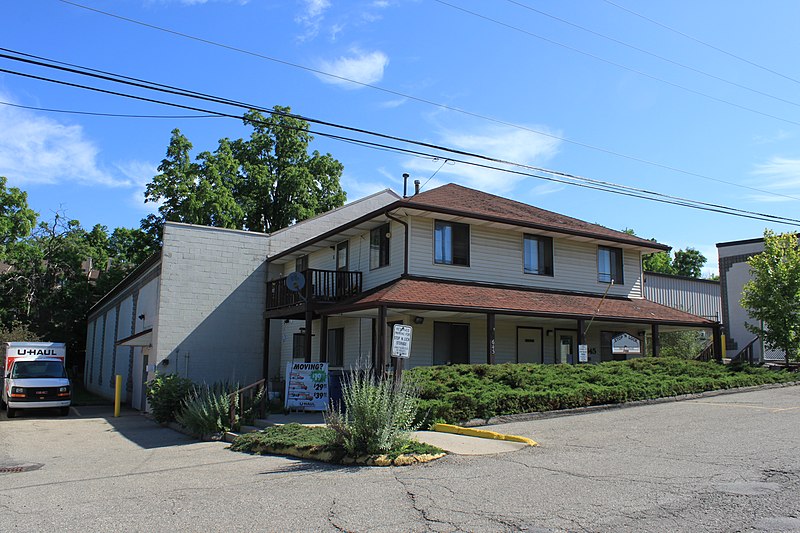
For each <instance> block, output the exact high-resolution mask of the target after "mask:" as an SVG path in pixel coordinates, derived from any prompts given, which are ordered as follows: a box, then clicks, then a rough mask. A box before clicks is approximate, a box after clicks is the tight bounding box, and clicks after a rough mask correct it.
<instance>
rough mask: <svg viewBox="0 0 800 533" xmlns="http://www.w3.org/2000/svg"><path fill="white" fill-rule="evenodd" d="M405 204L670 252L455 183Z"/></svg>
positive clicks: (428, 192)
mask: <svg viewBox="0 0 800 533" xmlns="http://www.w3.org/2000/svg"><path fill="white" fill-rule="evenodd" d="M402 202H405V203H408V204H410V206H413V207H416V208H419V209H424V208H426V207H428V208H431V210H434V211H441V212H451V213H455V212H458V213H460V214H461V215H463V216H468V217H473V218H486V219H492V220H500V221H505V222H508V223H511V224H523V225H527V226H532V227H538V228H541V229H547V230H552V231H558V232H564V233H571V234H576V235H584V236H587V237H596V238H601V239H603V238H604V239H610V240H612V241H617V242H625V243H629V244H633V245H637V246H646V247H648V248H656V249H664V250H668V249H669V247H668V246H666V245H663V244H660V243H657V242H653V241H649V240H647V239H642V238H640V237H636V236H634V235H629V234H627V233H624V232H622V231H617V230H613V229H609V228H606V227H604V226H600V225H597V224H590V223H589V222H584V221H583V220H579V219H577V218H572V217H568V216H565V215H561V214H558V213H554V212H553V211H547V210H545V209H539V208H538V207H534V206H532V205H528V204H524V203H522V202H517V201H516V200H511V199H509V198H503V197H502V196H496V195H494V194H489V193H486V192H483V191H478V190H475V189H470V188H469V187H464V186H462V185H457V184H455V183H448V184H447V185H442V186H441V187H437V188H435V189H431V190H429V191H425V192H421V193H419V194H417V195H414V196H411V197H409V198H406V199H404V200H402Z"/></svg>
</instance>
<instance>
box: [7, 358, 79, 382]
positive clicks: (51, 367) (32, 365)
mask: <svg viewBox="0 0 800 533" xmlns="http://www.w3.org/2000/svg"><path fill="white" fill-rule="evenodd" d="M11 377H12V378H18V379H24V378H65V377H67V373H66V371H65V370H64V365H63V364H61V362H60V361H16V362H15V363H14V366H13V367H12V369H11Z"/></svg>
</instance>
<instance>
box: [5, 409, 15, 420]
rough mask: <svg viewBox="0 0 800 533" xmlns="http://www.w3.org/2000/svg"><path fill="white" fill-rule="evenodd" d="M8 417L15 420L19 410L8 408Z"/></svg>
mask: <svg viewBox="0 0 800 533" xmlns="http://www.w3.org/2000/svg"><path fill="white" fill-rule="evenodd" d="M6 416H7V417H8V418H14V417H15V416H17V410H16V409H12V408H10V407H8V408H7V409H6Z"/></svg>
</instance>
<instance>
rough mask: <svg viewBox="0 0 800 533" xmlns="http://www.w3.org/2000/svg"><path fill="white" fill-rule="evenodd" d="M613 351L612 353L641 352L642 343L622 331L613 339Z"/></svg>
mask: <svg viewBox="0 0 800 533" xmlns="http://www.w3.org/2000/svg"><path fill="white" fill-rule="evenodd" d="M611 353H612V354H628V353H631V354H640V353H642V343H641V341H639V339H637V338H636V337H634V336H633V335H629V334H627V333H620V334H619V335H617V336H616V337H614V338H612V339H611Z"/></svg>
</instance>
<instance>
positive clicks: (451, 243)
mask: <svg viewBox="0 0 800 533" xmlns="http://www.w3.org/2000/svg"><path fill="white" fill-rule="evenodd" d="M433 246H434V262H435V263H438V264H441V265H461V266H469V224H460V223H458V222H444V221H441V220H437V221H436V222H435V223H434V229H433Z"/></svg>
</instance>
